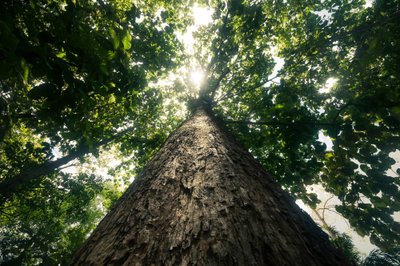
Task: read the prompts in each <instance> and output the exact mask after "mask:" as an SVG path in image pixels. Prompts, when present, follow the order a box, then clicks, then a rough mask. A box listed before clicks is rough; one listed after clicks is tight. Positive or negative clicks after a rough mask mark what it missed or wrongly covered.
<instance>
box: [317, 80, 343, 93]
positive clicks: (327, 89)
mask: <svg viewBox="0 0 400 266" xmlns="http://www.w3.org/2000/svg"><path fill="white" fill-rule="evenodd" d="M337 81H338V79H337V78H332V77H331V78H328V79H327V80H326V82H325V84H324V86H323V87H322V88H321V89H319V90H318V91H319V92H320V93H328V92H330V91H331V90H332V88H333V86H335V84H336V82H337Z"/></svg>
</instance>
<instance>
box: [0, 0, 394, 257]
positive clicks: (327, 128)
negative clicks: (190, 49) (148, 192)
mask: <svg viewBox="0 0 400 266" xmlns="http://www.w3.org/2000/svg"><path fill="white" fill-rule="evenodd" d="M190 5H191V3H187V4H182V3H180V2H179V1H175V2H172V3H170V2H169V1H168V3H164V2H160V1H154V2H153V1H143V2H134V3H128V2H126V1H107V2H103V1H93V2H92V1H79V0H77V1H72V0H67V1H64V2H60V1H51V0H47V1H45V0H41V1H11V0H10V1H7V0H6V1H2V3H0V32H1V34H0V39H1V42H0V79H1V83H0V89H1V93H0V127H1V128H0V139H1V144H0V145H1V146H0V147H1V149H0V173H1V174H0V175H1V176H0V181H1V183H0V192H1V193H0V194H1V197H0V199H1V204H2V206H1V225H2V232H5V231H7V232H15V233H12V234H9V235H7V237H6V239H7V241H8V242H7V243H11V242H13V240H16V241H14V242H13V243H17V239H19V238H18V237H17V235H18V234H19V233H18V232H19V230H21V229H19V228H21V227H15V230H14V229H13V230H14V231H12V230H9V228H12V224H13V223H16V221H18V223H21V225H22V224H23V223H25V224H27V223H26V222H27V221H28V219H29V217H28V216H23V215H19V214H18V213H19V212H20V211H21V213H22V212H23V210H27V209H30V208H31V209H32V210H34V209H35V210H39V209H37V206H38V205H35V206H36V207H35V206H30V204H31V203H32V202H43V203H46V204H47V205H46V206H47V207H43V211H42V212H41V214H43V216H45V215H46V212H47V213H49V210H50V209H52V208H53V206H55V205H51V204H50V202H51V200H50V199H55V200H56V199H59V198H62V197H63V195H64V196H65V194H66V193H64V192H61V191H62V189H59V188H60V187H64V186H68V184H71V183H70V182H72V183H73V182H77V187H79V189H77V190H79V191H81V192H82V193H77V194H76V195H75V194H73V195H71V197H74V196H76V199H77V200H79V199H80V198H81V197H85V196H84V195H86V193H89V194H88V195H91V197H89V198H90V199H91V200H92V201H91V200H86V199H85V200H82V204H80V205H79V206H80V207H82V209H81V210H82V214H83V213H84V209H85V208H86V209H88V207H87V206H90V204H93V199H94V198H95V197H94V195H95V194H96V193H98V192H100V191H107V189H105V190H103V189H102V188H101V187H104V184H103V181H100V180H99V179H98V178H93V177H91V178H89V177H90V176H91V175H89V177H88V176H87V175H76V176H75V177H73V176H70V177H66V181H65V182H64V183H63V182H61V183H60V181H59V180H61V179H62V178H61V177H60V175H61V176H62V175H64V174H60V173H59V172H58V171H57V169H58V168H60V167H61V166H62V164H64V163H65V162H66V161H70V160H72V159H73V158H80V159H81V160H83V158H84V157H85V154H88V153H91V154H94V155H97V153H98V152H99V151H101V150H107V147H108V148H110V147H111V146H113V147H117V148H118V149H119V151H120V155H121V161H122V163H121V165H120V166H118V167H117V168H116V169H114V170H113V172H110V173H112V174H113V175H114V177H116V178H117V177H121V176H124V175H126V176H135V175H136V173H137V172H138V171H139V170H140V169H141V167H143V166H144V164H145V162H147V160H148V158H150V157H151V155H152V154H154V151H155V150H156V148H157V147H159V146H160V145H161V143H162V142H163V140H164V139H165V137H166V136H167V135H168V133H169V132H171V131H172V130H173V129H174V128H176V127H177V125H178V124H179V123H180V119H181V118H183V117H184V116H185V115H186V113H185V111H181V112H178V110H179V108H180V106H181V105H182V102H188V103H193V102H195V101H193V97H197V94H196V93H193V91H191V88H189V84H188V83H185V82H182V81H180V80H179V78H177V79H176V81H175V82H172V83H171V84H172V85H168V84H167V85H160V84H159V83H157V81H159V80H160V79H161V78H165V77H167V76H168V73H170V71H172V70H173V71H174V72H175V73H177V72H178V70H179V69H180V70H182V66H183V65H184V64H187V63H188V62H189V63H192V62H191V61H189V58H187V57H186V58H185V56H184V55H183V54H182V52H183V51H184V50H183V46H182V45H181V44H180V43H179V41H178V40H177V38H176V35H175V32H176V31H179V30H183V28H184V26H185V25H188V24H189V23H190V16H187V15H186V14H187V12H188V11H189V6H190ZM209 5H210V6H211V7H212V8H213V10H214V15H213V22H212V23H211V24H210V25H208V26H204V27H203V28H201V29H200V30H199V31H198V33H197V34H196V37H197V42H196V46H195V61H196V64H197V65H200V66H201V67H202V68H203V70H205V72H206V81H204V82H203V89H202V90H201V95H202V97H203V98H206V99H207V101H208V102H209V105H210V106H211V107H212V108H213V109H214V111H215V112H216V113H217V114H218V116H219V117H220V118H221V119H222V120H224V121H225V122H226V123H227V125H228V127H229V128H230V129H231V131H232V132H233V133H234V134H235V136H236V137H237V138H238V139H239V140H240V141H241V142H242V143H243V144H244V145H245V146H246V147H247V148H248V149H249V150H250V151H251V152H252V154H253V155H254V156H256V157H257V159H258V160H259V161H260V162H261V163H262V164H263V165H264V167H265V168H266V169H268V171H269V172H270V173H271V174H272V175H273V176H274V177H275V178H276V179H277V181H278V182H279V183H280V184H281V185H282V186H283V188H285V189H286V190H288V191H289V192H290V194H291V195H292V196H293V197H296V198H298V199H301V200H303V201H304V202H305V203H306V204H309V205H311V206H315V204H317V203H318V201H319V200H318V196H317V194H315V193H310V192H309V191H308V190H307V187H308V186H309V185H312V184H321V185H322V186H323V187H324V188H325V189H326V190H327V191H329V192H330V193H332V194H334V195H336V196H337V197H338V198H339V199H340V201H341V205H340V206H337V207H336V209H337V211H338V212H340V213H341V214H342V215H343V216H344V217H345V218H346V219H348V220H349V222H350V224H351V225H352V227H354V228H355V229H356V230H357V232H358V233H359V234H361V235H368V236H370V238H371V241H372V242H373V243H374V244H376V245H378V246H379V247H380V248H382V249H383V250H388V251H390V250H392V249H393V248H394V247H396V246H398V245H399V243H398V241H399V239H400V238H399V235H400V234H399V232H400V225H399V223H398V221H394V220H393V214H394V213H395V212H398V211H400V205H399V202H400V201H399V200H400V194H399V191H398V188H399V185H400V184H399V182H400V181H399V180H400V179H399V178H398V177H399V176H398V175H399V170H398V169H397V172H396V173H392V172H390V171H388V169H389V168H390V167H391V166H392V165H393V164H394V160H393V158H392V157H391V156H390V154H391V152H393V151H396V150H398V149H399V145H400V144H399V143H400V141H399V138H400V137H399V127H400V126H399V125H400V124H399V120H400V117H399V108H400V105H399V100H398V99H399V98H400V97H399V94H400V90H399V84H400V82H399V73H400V72H399V71H398V70H399V63H398V62H400V61H399V51H400V49H399V46H400V44H399V37H398V36H400V35H399V34H398V33H399V25H400V22H399V18H400V17H399V16H398V13H399V12H400V11H399V10H400V7H399V3H397V1H394V0H387V1H375V2H374V3H373V5H372V7H370V8H365V6H364V1H358V0H357V1H333V0H332V1H323V2H322V3H318V2H316V1H311V0H310V1H301V3H299V2H298V1H283V0H282V1H281V0H277V1H270V2H266V3H261V2H251V3H250V2H248V1H239V0H231V1H224V2H218V1H215V2H210V3H209ZM277 58H281V59H280V60H283V62H284V64H283V67H281V68H280V69H279V68H277V67H276V66H275V63H274V61H276V60H277ZM334 81H335V82H334ZM330 84H331V85H330ZM332 84H333V85H332ZM171 98H173V99H174V100H171ZM178 100H179V101H181V103H179V104H178ZM189 105H190V104H189ZM321 134H324V135H325V136H328V137H329V138H330V139H331V140H332V142H333V143H332V144H333V146H332V147H327V146H326V144H324V143H323V142H321V141H320V140H319V135H321ZM101 147H102V148H101ZM55 151H60V153H61V157H62V158H64V159H65V160H64V161H59V162H60V164H56V163H54V162H57V160H59V159H60V158H55ZM122 157H124V158H122ZM62 158H61V159H62ZM39 170H40V171H39ZM394 171H396V169H394ZM28 173H29V175H28ZM32 176H35V177H32ZM87 178H88V179H87ZM85 180H91V181H90V182H89V181H85ZM78 184H81V185H82V184H85V186H81V185H78ZM112 184H116V183H112ZM111 186H113V185H111ZM116 186H117V185H116ZM44 191H46V192H44ZM43 193H44V194H43ZM57 193H60V194H57ZM90 193H92V194H90ZM107 193H108V192H107ZM107 193H106V194H107ZM109 194H110V195H114V196H112V197H111V198H116V197H117V196H115V195H119V194H120V192H119V191H118V189H115V190H114V192H112V193H111V192H110V193H109ZM40 195H43V197H42V198H41V199H40V197H41V196H40ZM45 199H48V200H45ZM65 201H66V202H73V201H74V200H73V199H72V198H70V199H68V200H65ZM66 205H68V203H66ZM48 207H49V208H50V209H49V208H48ZM52 210H53V209H52ZM25 213H26V212H25ZM32 213H35V212H32ZM85 215H86V214H84V215H83V216H81V218H82V219H83V217H84V216H85ZM89 216H90V215H89ZM94 216H95V215H92V216H91V217H94ZM57 217H58V218H59V219H61V218H62V217H64V216H63V215H59V216H57ZM81 218H77V220H76V221H78V220H79V219H81ZM56 220H57V219H56ZM32 221H34V220H32ZM36 221H37V222H32V223H31V224H32V227H34V226H36V224H37V223H39V222H38V220H36ZM82 221H83V220H82ZM53 222H54V221H53ZM74 223H75V222H73V221H72V222H71V223H67V222H61V223H60V224H62V225H66V227H68V228H70V227H71V226H72V225H73V224H74ZM81 224H82V223H81ZM88 228H91V227H90V226H88ZM56 230H58V229H56ZM87 230H89V229H87ZM86 232H87V231H85V232H82V233H83V235H84V234H86ZM26 235H28V237H27V238H31V239H33V238H32V236H33V235H34V234H33V233H26V234H24V236H26ZM50 237H53V236H49V238H50ZM83 238H84V237H81V238H80V239H83ZM10 241H11V242H10ZM51 241H53V243H54V241H55V242H57V241H58V240H54V239H53V240H51ZM36 242H37V241H36ZM3 243H6V242H3ZM49 243H50V240H49ZM65 245H67V244H65ZM47 246H48V245H47ZM15 247H17V248H16V249H15V250H18V249H19V248H18V247H22V246H19V244H15ZM2 250H3V248H2ZM20 250H22V248H20ZM12 252H15V251H12ZM12 252H11V253H12ZM35 252H36V251H35ZM11 253H10V254H11ZM37 253H40V251H37ZM50 253H51V252H50ZM50 253H49V254H50ZM2 254H3V257H4V256H5V255H4V254H5V253H4V252H3V253H2ZM32 254H33V253H32ZM43 254H44V252H43ZM7 256H8V255H7ZM49 256H53V258H56V257H54V256H56V255H49ZM57 256H58V255H57ZM11 257H12V258H14V257H15V256H14V255H10V257H7V258H11ZM58 258H59V257H57V259H55V260H58ZM42 259H44V257H43V258H42Z"/></svg>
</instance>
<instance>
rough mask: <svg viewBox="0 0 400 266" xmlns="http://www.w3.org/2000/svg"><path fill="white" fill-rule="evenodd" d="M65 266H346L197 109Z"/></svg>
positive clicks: (257, 167) (242, 152) (300, 213)
mask: <svg viewBox="0 0 400 266" xmlns="http://www.w3.org/2000/svg"><path fill="white" fill-rule="evenodd" d="M71 264H73V265H307V266H309V265H346V264H347V263H346V262H345V260H344V258H343V257H341V256H340V255H339V253H338V252H337V251H336V250H335V249H334V248H333V247H332V246H331V244H330V243H329V241H328V238H327V236H326V234H325V233H323V232H322V231H321V229H319V227H318V226H317V225H316V224H315V223H314V222H313V221H312V219H311V218H310V217H309V216H308V215H307V214H306V213H305V212H303V211H302V210H301V209H300V208H299V207H298V206H297V205H296V204H295V203H294V201H293V200H292V199H291V198H290V197H289V196H288V195H287V194H286V193H285V192H284V191H283V190H282V189H281V188H280V187H279V186H278V185H277V184H276V183H275V182H274V181H273V180H272V178H271V177H270V176H269V175H268V174H267V173H266V172H265V170H263V168H262V167H261V166H260V164H258V163H257V162H256V161H255V160H254V159H253V157H252V156H251V155H250V154H249V153H248V152H247V151H246V150H245V149H244V148H243V147H242V146H240V145H239V144H238V143H237V142H235V141H234V139H233V138H232V137H231V136H229V135H228V134H227V133H226V132H225V131H224V130H223V129H222V128H221V127H220V126H219V125H218V123H217V122H216V121H215V119H214V118H212V117H211V116H209V115H208V114H207V112H206V111H204V110H203V109H199V110H197V112H196V113H195V115H194V116H193V117H192V118H191V119H190V120H188V121H187V122H185V123H184V124H183V125H182V126H181V127H180V128H179V129H178V130H176V131H175V132H174V133H173V134H172V135H171V136H170V137H169V138H168V140H167V141H166V143H165V144H164V146H163V147H162V148H161V149H160V151H159V152H158V153H157V155H156V156H155V157H154V158H153V160H152V161H151V162H150V163H149V164H148V165H147V167H146V168H145V169H144V171H143V172H142V173H141V175H140V176H139V177H138V178H137V179H136V180H135V181H134V182H133V183H132V185H131V186H130V187H129V189H128V190H127V191H126V192H125V194H124V196H123V197H122V198H121V199H120V201H119V202H118V203H117V204H116V206H115V207H114V208H113V209H112V211H111V212H110V213H109V214H108V215H107V216H106V217H105V218H104V219H103V220H102V221H101V223H100V224H99V226H98V227H97V229H96V230H95V231H94V232H93V234H92V235H91V237H90V238H89V239H88V240H87V241H86V243H85V245H84V246H83V247H82V248H81V249H80V250H79V252H77V253H76V254H75V257H74V258H73V260H72V262H71Z"/></svg>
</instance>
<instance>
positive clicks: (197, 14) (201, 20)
mask: <svg viewBox="0 0 400 266" xmlns="http://www.w3.org/2000/svg"><path fill="white" fill-rule="evenodd" d="M192 13H193V18H194V24H195V25H197V26H201V25H207V24H209V23H211V21H212V17H211V16H212V13H213V11H212V9H210V8H206V7H201V6H198V5H195V6H193V8H192Z"/></svg>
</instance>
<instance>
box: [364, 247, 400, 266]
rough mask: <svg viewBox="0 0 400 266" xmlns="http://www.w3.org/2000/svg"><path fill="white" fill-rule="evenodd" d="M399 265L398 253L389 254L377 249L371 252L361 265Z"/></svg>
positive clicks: (399, 257) (399, 256)
mask: <svg viewBox="0 0 400 266" xmlns="http://www.w3.org/2000/svg"><path fill="white" fill-rule="evenodd" d="M399 264H400V253H399V250H397V253H393V254H389V253H385V252H383V251H381V250H379V249H375V250H373V251H371V252H370V253H369V255H368V257H366V258H365V259H364V261H363V263H362V264H361V265H362V266H396V265H399Z"/></svg>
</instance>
